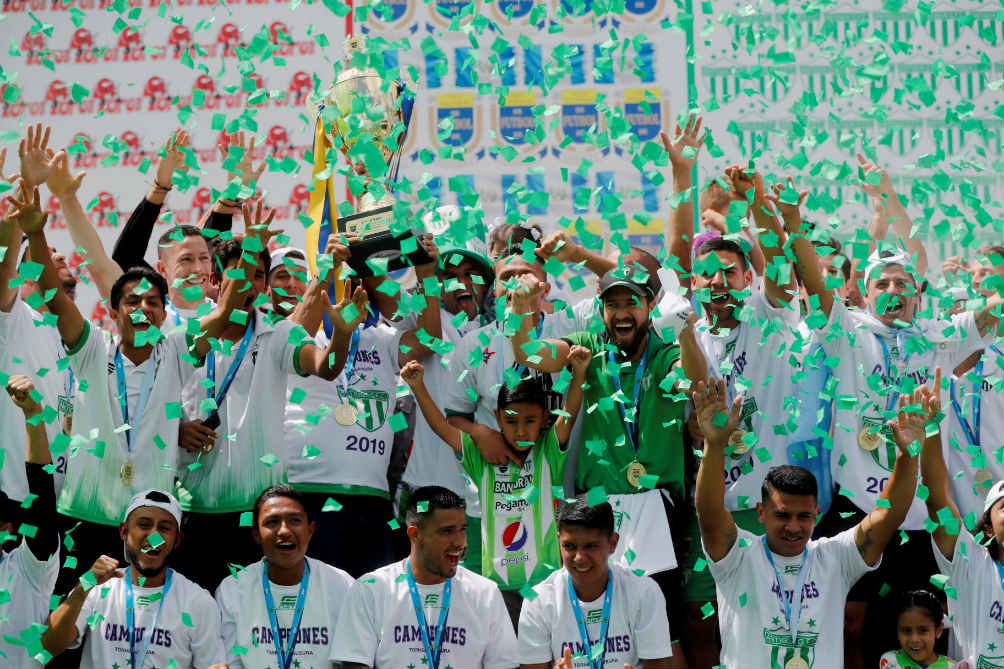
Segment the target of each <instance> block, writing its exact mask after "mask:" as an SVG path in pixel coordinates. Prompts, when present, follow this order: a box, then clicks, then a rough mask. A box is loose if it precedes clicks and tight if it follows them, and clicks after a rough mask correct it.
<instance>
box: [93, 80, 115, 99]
mask: <svg viewBox="0 0 1004 669" xmlns="http://www.w3.org/2000/svg"><path fill="white" fill-rule="evenodd" d="M91 95H92V96H94V99H95V100H97V101H98V102H102V103H104V104H108V103H109V102H111V101H112V100H114V99H115V98H116V97H118V96H117V91H116V90H115V82H114V81H112V80H111V79H109V78H108V77H105V78H104V79H101V80H99V81H98V83H96V84H95V85H94V90H93V91H91Z"/></svg>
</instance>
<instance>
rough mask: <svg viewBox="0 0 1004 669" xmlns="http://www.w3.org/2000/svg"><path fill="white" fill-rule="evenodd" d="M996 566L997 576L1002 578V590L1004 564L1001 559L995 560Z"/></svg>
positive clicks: (1002, 586)
mask: <svg viewBox="0 0 1004 669" xmlns="http://www.w3.org/2000/svg"><path fill="white" fill-rule="evenodd" d="M994 566H995V567H997V576H998V577H999V578H1000V580H1001V590H1004V565H1001V563H1000V562H999V560H994Z"/></svg>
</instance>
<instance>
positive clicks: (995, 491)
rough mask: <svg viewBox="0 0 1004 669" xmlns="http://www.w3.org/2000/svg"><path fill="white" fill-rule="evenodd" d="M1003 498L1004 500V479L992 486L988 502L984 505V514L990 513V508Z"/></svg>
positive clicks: (988, 494)
mask: <svg viewBox="0 0 1004 669" xmlns="http://www.w3.org/2000/svg"><path fill="white" fill-rule="evenodd" d="M1002 498H1004V479H1001V480H1000V481H998V482H997V483H995V484H993V485H992V486H990V492H988V493H987V501H986V502H984V503H983V513H986V512H987V511H989V510H990V507H992V506H993V505H994V504H996V503H997V501H998V500H1000V499H1002Z"/></svg>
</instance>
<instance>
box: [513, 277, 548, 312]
mask: <svg viewBox="0 0 1004 669" xmlns="http://www.w3.org/2000/svg"><path fill="white" fill-rule="evenodd" d="M516 283H517V285H516V286H515V287H513V288H512V289H511V290H509V292H508V295H509V308H510V309H512V312H513V313H514V314H529V313H530V312H531V311H532V309H533V305H534V302H535V301H536V299H537V297H538V296H540V295H541V294H542V293H543V292H544V284H543V283H541V282H540V279H538V278H537V277H535V276H533V275H532V274H523V275H521V276H519V277H518V278H517V279H516Z"/></svg>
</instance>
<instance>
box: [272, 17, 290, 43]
mask: <svg viewBox="0 0 1004 669" xmlns="http://www.w3.org/2000/svg"><path fill="white" fill-rule="evenodd" d="M268 31H269V33H270V34H271V37H270V38H269V40H268V41H269V42H271V43H272V44H279V41H280V40H281V41H283V42H286V43H289V42H292V41H293V38H292V37H290V36H289V29H288V28H287V27H286V24H285V23H283V22H282V21H275V22H274V23H272V25H271V26H269V28H268Z"/></svg>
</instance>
